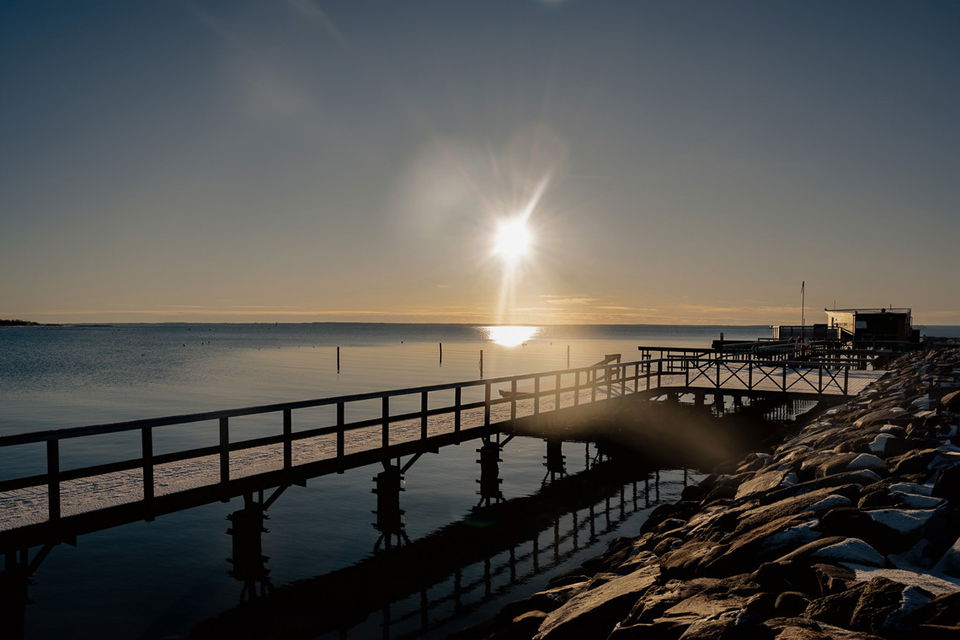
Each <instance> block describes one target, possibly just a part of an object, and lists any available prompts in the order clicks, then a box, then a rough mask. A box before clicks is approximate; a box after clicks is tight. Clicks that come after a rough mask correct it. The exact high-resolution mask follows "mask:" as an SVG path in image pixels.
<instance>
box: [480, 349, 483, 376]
mask: <svg viewBox="0 0 960 640" xmlns="http://www.w3.org/2000/svg"><path fill="white" fill-rule="evenodd" d="M480 377H481V378H482V377H483V349H480Z"/></svg>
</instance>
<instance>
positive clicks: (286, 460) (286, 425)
mask: <svg viewBox="0 0 960 640" xmlns="http://www.w3.org/2000/svg"><path fill="white" fill-rule="evenodd" d="M292 435H293V417H292V416H291V415H290V409H284V410H283V468H284V469H289V468H290V467H292V466H293V440H292V439H291V436H292Z"/></svg>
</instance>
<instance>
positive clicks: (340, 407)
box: [337, 402, 346, 460]
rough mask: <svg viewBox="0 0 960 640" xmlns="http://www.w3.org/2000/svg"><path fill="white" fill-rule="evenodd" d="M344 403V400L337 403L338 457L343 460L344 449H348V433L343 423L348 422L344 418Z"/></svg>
mask: <svg viewBox="0 0 960 640" xmlns="http://www.w3.org/2000/svg"><path fill="white" fill-rule="evenodd" d="M344 413H345V412H344V404H343V402H338V403H337V458H339V459H340V460H343V454H344V449H346V446H345V445H346V442H345V440H346V434H345V433H344V431H343V425H344V423H345V422H346V421H345V420H344Z"/></svg>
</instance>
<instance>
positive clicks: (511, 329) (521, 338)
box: [483, 325, 540, 347]
mask: <svg viewBox="0 0 960 640" xmlns="http://www.w3.org/2000/svg"><path fill="white" fill-rule="evenodd" d="M483 330H484V332H486V334H487V338H488V339H489V340H490V341H491V342H493V343H494V344H498V345H500V346H501V347H517V346H519V345H521V344H523V343H524V342H526V341H528V340H531V339H532V338H535V337H536V335H537V334H538V333H540V327H525V326H519V325H500V326H495V327H483Z"/></svg>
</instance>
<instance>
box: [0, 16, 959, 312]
mask: <svg viewBox="0 0 960 640" xmlns="http://www.w3.org/2000/svg"><path fill="white" fill-rule="evenodd" d="M958 33H960V3H957V2H953V1H950V0H943V1H940V2H925V1H922V0H910V1H909V2H907V1H905V0H904V1H898V2H885V1H882V0H869V1H858V0H847V1H844V2H834V1H819V0H805V1H803V2H793V1H791V2H784V1H778V0H758V1H755V2H743V1H736V0H730V1H725V2H714V1H709V2H708V1H700V2H697V1H692V0H690V1H682V2H678V1H676V0H666V1H662V2H654V1H643V0H553V1H546V0H475V1H471V0H458V1H451V0H434V1H417V0H410V1H405V2H396V1H394V0H389V1H387V0H384V1H381V2H372V1H368V0H331V1H325V0H273V1H267V0H263V1H257V2H254V1H250V2H247V1H238V0H230V1H227V0H222V1H217V2H214V1H202V0H193V1H184V0H162V1H161V0H157V1H152V2H147V1H134V2H131V1H129V0H123V1H116V2H109V1H97V0H82V1H77V0H63V1H61V2H48V1H44V0H30V1H20V0H8V1H6V2H4V3H3V4H2V6H0V274H2V275H0V317H17V318H24V319H31V320H38V321H47V322H124V321H127V322H150V321H181V320H183V321H231V322H232V321H263V322H274V321H291V322H292V321H297V322H304V321H383V322H391V321H416V322H419V321H422V322H471V323H472V322H481V323H487V322H523V323H686V324H714V323H730V324H757V323H791V324H795V323H799V321H800V315H801V309H800V306H801V296H800V288H801V281H805V282H806V287H805V291H806V298H805V302H806V318H807V322H810V321H823V313H822V309H823V308H825V307H832V306H834V305H837V306H841V307H855V306H870V307H874V306H887V305H893V306H910V307H913V309H914V319H915V321H916V322H918V323H925V324H960V283H958V280H957V274H958V272H960V257H958V256H960V252H958V251H957V240H958V238H960V191H958V185H960V117H958V115H957V114H960V73H957V68H958V66H960V38H958V37H957V34H958ZM518 215H521V216H525V217H526V222H527V225H528V227H529V232H530V235H531V237H532V238H533V245H532V247H531V249H530V251H529V253H528V254H527V255H526V256H525V257H524V258H523V259H521V260H517V261H515V262H514V263H512V264H507V263H505V262H504V261H503V260H501V259H499V258H498V257H497V256H496V255H493V247H494V235H495V232H496V229H497V227H498V224H500V223H501V222H502V221H503V220H507V219H511V218H514V217H516V216H518Z"/></svg>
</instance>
